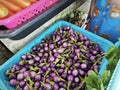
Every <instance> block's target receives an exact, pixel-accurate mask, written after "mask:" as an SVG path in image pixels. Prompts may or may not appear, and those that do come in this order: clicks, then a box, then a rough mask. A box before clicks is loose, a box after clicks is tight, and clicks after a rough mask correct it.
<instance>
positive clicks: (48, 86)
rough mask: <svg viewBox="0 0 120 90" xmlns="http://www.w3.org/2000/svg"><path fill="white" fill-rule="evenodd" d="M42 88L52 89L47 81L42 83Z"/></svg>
mask: <svg viewBox="0 0 120 90" xmlns="http://www.w3.org/2000/svg"><path fill="white" fill-rule="evenodd" d="M44 88H45V89H46V90H51V89H52V87H51V85H50V84H49V83H45V84H44Z"/></svg>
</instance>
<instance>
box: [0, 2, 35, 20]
mask: <svg viewBox="0 0 120 90" xmlns="http://www.w3.org/2000/svg"><path fill="white" fill-rule="evenodd" d="M36 1H37V0H0V19H4V18H7V17H10V16H12V15H14V14H15V13H17V12H19V11H21V10H22V9H24V8H27V7H29V6H30V5H31V4H33V3H35V2H36Z"/></svg>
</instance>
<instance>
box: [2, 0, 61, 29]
mask: <svg viewBox="0 0 120 90" xmlns="http://www.w3.org/2000/svg"><path fill="white" fill-rule="evenodd" d="M58 1H59V0H38V1H37V2H36V3H34V4H32V5H31V6H29V7H27V8H25V9H23V10H21V11H20V12H18V13H16V14H14V15H13V16H11V17H8V18H6V19H3V20H0V26H5V27H7V28H8V29H9V30H11V29H12V28H15V27H17V26H19V25H20V24H22V23H23V22H25V21H27V20H29V19H30V18H32V17H33V16H35V15H37V14H39V13H42V12H43V11H45V10H46V9H47V8H49V7H50V6H52V5H53V4H54V3H56V2H58Z"/></svg>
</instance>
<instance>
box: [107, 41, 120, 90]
mask: <svg viewBox="0 0 120 90" xmlns="http://www.w3.org/2000/svg"><path fill="white" fill-rule="evenodd" d="M115 46H116V47H118V48H120V42H119V41H118V42H116V43H115ZM107 90H120V59H119V61H118V63H117V65H116V68H115V70H114V72H113V74H112V77H111V79H110V82H109V85H108V87H107Z"/></svg>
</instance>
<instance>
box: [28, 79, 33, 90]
mask: <svg viewBox="0 0 120 90" xmlns="http://www.w3.org/2000/svg"><path fill="white" fill-rule="evenodd" d="M26 79H27V80H28V81H29V84H28V83H27V85H28V87H29V88H30V90H32V89H33V84H34V82H33V81H32V80H31V78H30V77H27V78H26Z"/></svg>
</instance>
